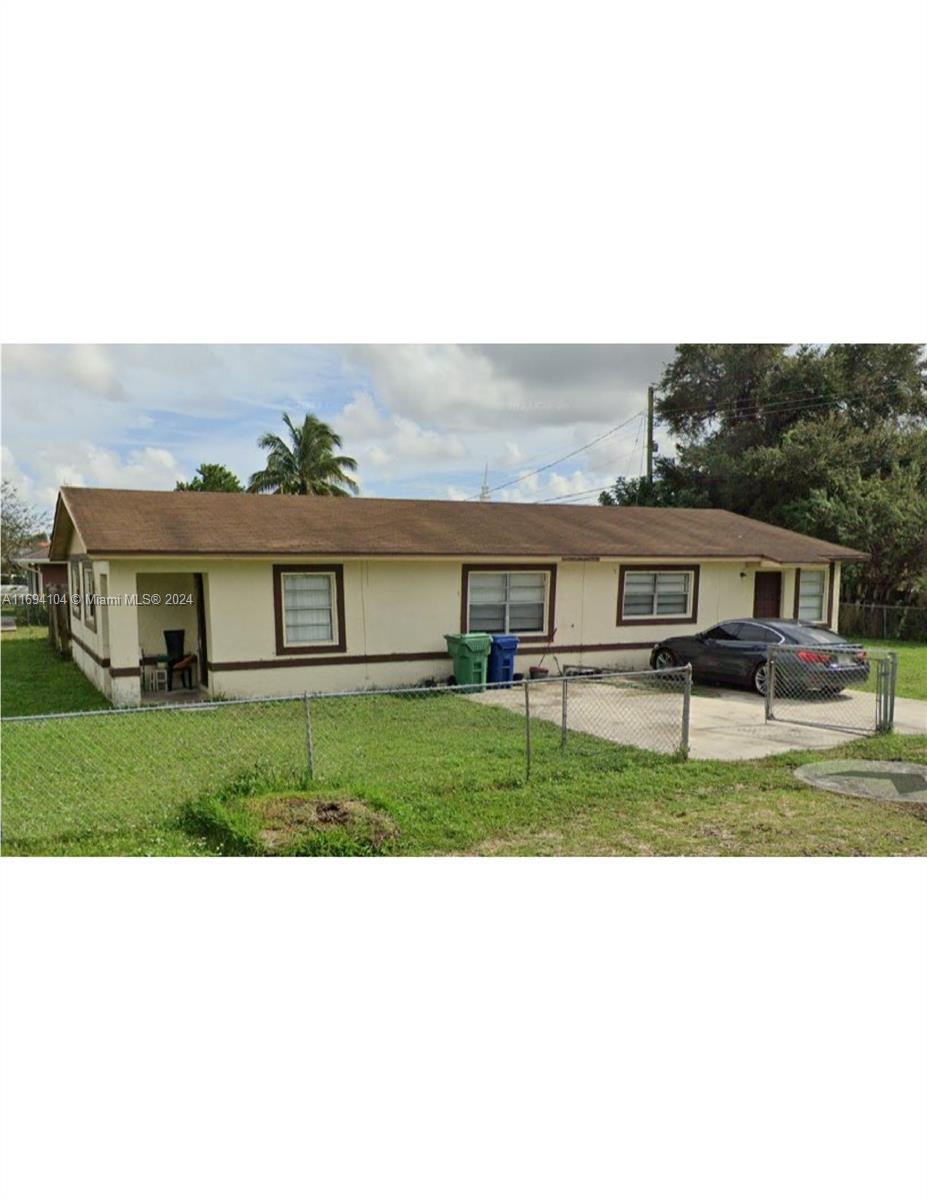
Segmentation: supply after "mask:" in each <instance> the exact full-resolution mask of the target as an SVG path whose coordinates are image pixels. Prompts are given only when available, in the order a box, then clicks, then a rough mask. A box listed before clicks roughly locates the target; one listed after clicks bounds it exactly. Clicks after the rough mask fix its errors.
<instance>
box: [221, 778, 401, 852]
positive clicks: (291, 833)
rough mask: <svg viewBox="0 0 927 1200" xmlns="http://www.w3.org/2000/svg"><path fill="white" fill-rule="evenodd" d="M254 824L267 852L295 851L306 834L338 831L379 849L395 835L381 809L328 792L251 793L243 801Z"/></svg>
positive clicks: (373, 848)
mask: <svg viewBox="0 0 927 1200" xmlns="http://www.w3.org/2000/svg"><path fill="white" fill-rule="evenodd" d="M243 805H244V807H245V808H246V809H250V811H251V812H252V814H253V816H254V818H255V822H256V824H257V838H258V841H259V842H260V844H261V846H262V847H263V848H264V851H265V853H267V854H287V853H293V852H298V850H299V847H300V845H301V843H304V842H305V840H306V838H307V837H308V838H313V836H314V835H317V834H331V833H333V832H341V833H342V834H345V835H347V836H348V837H349V838H351V839H352V840H357V841H358V842H359V843H362V844H369V845H370V847H371V849H372V850H373V851H375V852H376V851H382V850H383V848H384V847H385V846H386V845H387V843H388V842H391V841H392V840H393V839H394V838H395V836H396V826H395V825H394V824H393V822H392V821H391V820H390V819H389V817H387V816H386V815H385V814H384V813H381V812H375V811H374V810H373V809H371V808H368V807H367V805H366V804H364V803H362V802H361V801H360V800H354V799H342V798H340V797H332V796H308V795H305V794H300V793H297V794H293V795H286V796H274V795H271V796H253V797H248V798H247V799H246V800H244V801H243Z"/></svg>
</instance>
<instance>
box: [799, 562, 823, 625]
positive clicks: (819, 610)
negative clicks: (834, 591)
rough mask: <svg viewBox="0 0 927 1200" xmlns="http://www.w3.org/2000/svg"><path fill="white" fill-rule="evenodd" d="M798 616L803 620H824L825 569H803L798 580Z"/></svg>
mask: <svg viewBox="0 0 927 1200" xmlns="http://www.w3.org/2000/svg"><path fill="white" fill-rule="evenodd" d="M798 616H799V620H802V621H823V619H824V572H823V571H802V573H801V577H800V578H799V581H798Z"/></svg>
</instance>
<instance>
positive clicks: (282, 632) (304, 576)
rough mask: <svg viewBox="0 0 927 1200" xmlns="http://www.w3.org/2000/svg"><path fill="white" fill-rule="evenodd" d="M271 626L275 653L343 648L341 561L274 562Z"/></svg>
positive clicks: (311, 652) (311, 651)
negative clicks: (324, 562) (274, 637)
mask: <svg viewBox="0 0 927 1200" xmlns="http://www.w3.org/2000/svg"><path fill="white" fill-rule="evenodd" d="M273 577H274V628H275V633H276V641H277V653H278V654H324V653H325V652H328V653H331V652H332V651H339V650H344V649H345V648H346V646H347V638H346V632H345V627H344V569H343V567H342V566H341V564H340V563H335V564H333V565H329V564H319V565H315V564H313V565H312V566H298V565H296V566H294V565H292V564H290V563H287V564H285V565H284V564H277V565H275V566H274V569H273Z"/></svg>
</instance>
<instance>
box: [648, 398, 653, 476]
mask: <svg viewBox="0 0 927 1200" xmlns="http://www.w3.org/2000/svg"><path fill="white" fill-rule="evenodd" d="M647 482H648V484H650V483H653V384H651V385H650V387H649V388H648V389H647Z"/></svg>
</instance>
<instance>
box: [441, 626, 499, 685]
mask: <svg viewBox="0 0 927 1200" xmlns="http://www.w3.org/2000/svg"><path fill="white" fill-rule="evenodd" d="M444 640H445V641H446V642H447V648H448V651H449V652H450V655H451V658H452V659H453V660H454V677H455V678H456V680H457V682H458V683H459V684H462V685H463V686H464V687H465V689H466V690H467V691H468V692H485V691H486V668H487V666H488V664H489V651H490V649H491V647H492V638H491V637H490V636H489V634H488V633H446V634H445V635H444Z"/></svg>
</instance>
